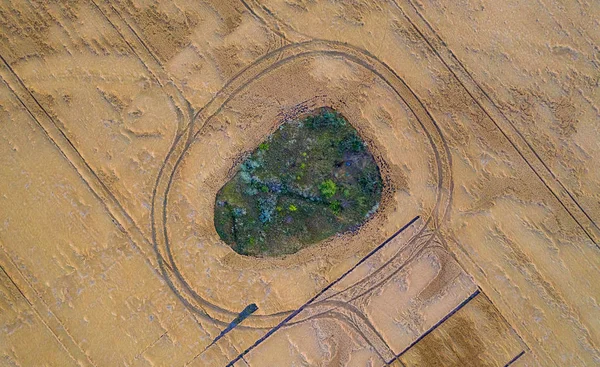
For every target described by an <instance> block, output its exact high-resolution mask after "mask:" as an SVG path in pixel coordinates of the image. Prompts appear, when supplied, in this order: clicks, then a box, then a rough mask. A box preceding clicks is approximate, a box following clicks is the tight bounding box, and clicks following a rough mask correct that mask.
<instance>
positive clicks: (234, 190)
mask: <svg viewBox="0 0 600 367" xmlns="http://www.w3.org/2000/svg"><path fill="white" fill-rule="evenodd" d="M381 190H382V180H381V175H380V173H379V168H378V167H377V164H376V163H375V160H374V159H373V156H372V155H371V154H370V152H369V151H368V150H367V149H366V146H365V144H364V143H363V141H362V140H361V139H360V137H359V136H358V134H357V132H356V130H354V128H353V127H352V126H351V125H350V124H349V123H348V122H347V121H346V120H345V119H344V118H343V117H342V116H341V115H340V114H338V113H337V112H335V111H333V110H331V109H329V108H321V109H318V110H315V111H314V112H313V113H312V114H310V115H309V116H308V117H305V118H303V119H301V120H297V121H292V122H287V123H285V124H283V125H281V127H280V128H279V129H278V130H277V131H276V132H275V133H273V134H272V135H271V136H269V138H268V139H267V140H266V141H265V142H263V143H261V144H260V145H259V147H258V148H257V149H256V150H255V151H254V152H252V154H250V156H249V157H248V158H246V160H245V161H244V162H243V163H242V164H241V165H240V168H239V171H238V173H237V174H236V175H235V176H234V177H233V178H232V179H231V180H230V181H229V182H227V183H226V184H225V185H224V186H223V187H222V188H221V190H219V192H218V193H217V200H216V206H215V228H216V229H217V232H218V233H219V236H220V237H221V238H222V239H223V241H225V242H226V243H227V244H229V245H230V246H231V247H232V248H233V249H234V250H235V251H236V252H238V253H240V254H244V255H252V256H279V255H284V254H290V253H294V252H296V251H298V250H300V249H301V248H303V247H306V246H308V245H310V244H313V243H316V242H319V241H321V240H323V239H326V238H328V237H330V236H332V235H334V234H336V233H341V232H344V231H347V230H351V229H353V228H356V227H357V226H359V225H360V224H362V223H363V222H364V221H365V220H366V219H367V218H368V217H369V216H370V215H372V214H373V213H374V211H375V210H376V209H377V207H378V205H379V200H380V199H381Z"/></svg>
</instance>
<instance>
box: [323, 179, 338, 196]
mask: <svg viewBox="0 0 600 367" xmlns="http://www.w3.org/2000/svg"><path fill="white" fill-rule="evenodd" d="M319 191H320V192H321V195H323V196H324V197H325V198H327V199H329V198H330V197H332V196H333V195H335V193H336V191H337V186H336V184H335V182H333V181H332V180H325V181H323V182H321V184H320V185H319Z"/></svg>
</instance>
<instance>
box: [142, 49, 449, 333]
mask: <svg viewBox="0 0 600 367" xmlns="http://www.w3.org/2000/svg"><path fill="white" fill-rule="evenodd" d="M308 54H324V55H335V56H338V57H342V58H344V59H346V60H348V61H351V62H353V63H355V64H358V65H360V66H363V67H364V68H366V69H367V70H369V71H370V72H372V73H373V74H374V75H375V76H377V77H379V78H380V79H381V80H382V81H384V82H385V83H386V84H387V85H388V86H389V87H390V88H391V89H393V91H394V92H395V93H396V94H397V96H398V97H399V98H400V99H401V100H402V101H403V102H404V103H405V104H406V106H408V107H409V109H410V110H411V112H412V113H413V115H414V116H415V117H416V119H417V120H418V122H419V124H420V125H421V127H422V129H423V130H424V132H425V134H426V135H427V138H428V140H429V142H430V144H431V146H432V149H433V150H434V152H435V160H436V162H437V173H438V185H437V186H438V191H437V198H436V204H435V207H434V209H433V210H432V212H431V213H428V215H426V216H423V218H424V220H423V221H422V223H423V224H422V226H421V228H420V229H419V231H418V233H419V234H420V233H423V231H424V230H425V229H426V228H428V227H429V228H433V229H434V230H436V229H437V228H439V225H440V223H441V222H442V221H443V220H444V219H445V217H446V214H447V212H448V208H449V206H450V201H451V192H452V178H451V172H450V167H451V161H450V154H449V151H448V147H447V144H446V142H445V140H444V138H443V136H442V135H441V131H440V129H439V128H438V126H437V125H436V123H435V121H434V120H433V118H432V117H431V115H430V114H429V113H428V112H427V110H426V109H425V107H424V106H423V104H422V103H421V102H420V100H419V99H418V97H417V96H416V95H415V94H414V93H413V92H412V90H411V89H410V88H409V87H408V86H407V85H406V84H405V83H404V81H403V80H402V79H401V78H400V77H399V76H398V75H397V74H396V73H395V72H394V71H393V70H392V69H391V68H389V67H388V66H387V65H386V64H384V63H383V62H381V61H379V60H378V59H377V58H376V57H374V56H373V55H371V54H369V53H368V52H367V51H365V50H362V49H359V48H355V47H353V46H350V45H347V44H344V43H341V42H334V41H322V40H316V41H309V42H303V43H297V44H290V45H287V46H284V47H282V48H280V49H278V50H275V51H273V52H271V53H269V54H267V55H265V56H263V57H261V58H260V59H259V60H257V61H256V62H255V63H253V64H252V65H250V66H249V67H247V68H245V69H244V70H242V71H241V72H240V73H239V74H238V75H236V76H235V77H234V78H232V79H231V80H230V81H229V82H228V83H227V84H226V85H225V86H224V88H223V89H222V90H221V91H220V92H219V93H218V94H217V95H216V96H215V97H214V98H213V99H212V100H211V101H210V102H209V103H208V104H207V105H206V106H205V107H203V108H202V109H201V110H200V111H199V112H198V114H197V115H196V116H195V118H194V120H193V121H192V123H191V124H190V125H189V126H188V127H187V128H186V130H185V132H184V133H183V134H181V135H179V136H178V137H177V138H176V140H175V142H174V144H173V147H172V148H171V150H170V151H169V153H168V155H167V157H166V159H165V162H164V164H163V166H162V167H161V170H160V172H159V176H158V178H157V181H156V186H155V189H154V193H153V202H152V238H153V242H154V247H155V251H156V254H157V258H158V262H159V265H160V268H161V272H162V274H163V277H164V278H165V280H166V281H167V283H168V285H169V286H170V288H171V289H172V290H173V291H174V292H175V293H176V294H177V295H178V297H179V298H180V299H181V300H182V301H183V302H184V304H186V306H188V307H189V308H190V309H191V310H193V311H194V312H196V313H197V314H198V315H200V316H203V317H208V318H209V319H211V320H213V321H215V322H217V323H218V324H222V325H225V324H228V322H229V321H230V320H231V319H232V318H233V317H235V316H237V312H234V311H231V310H227V309H224V308H222V307H219V306H218V305H215V304H212V303H210V302H208V301H206V300H205V299H203V298H202V297H201V296H200V295H199V294H198V293H197V292H195V291H194V290H193V289H192V287H191V286H190V285H189V284H188V283H187V282H186V280H185V279H184V277H183V276H182V274H181V273H180V272H179V270H178V268H177V265H176V264H175V262H174V259H173V255H172V254H171V249H170V245H169V236H168V232H167V228H166V226H165V223H166V218H167V202H168V192H169V189H170V187H171V184H172V180H173V177H174V173H175V171H176V169H177V166H178V165H179V163H180V162H181V160H182V158H183V156H184V155H185V153H186V151H187V150H188V149H189V148H190V146H191V144H192V143H193V142H194V140H195V137H196V136H197V135H198V134H199V133H200V132H201V131H202V129H203V127H204V126H206V124H207V122H208V121H209V120H210V119H211V118H213V116H215V115H216V114H217V113H218V112H219V111H220V110H221V109H222V108H223V106H224V105H225V104H226V103H227V102H228V101H229V100H230V99H231V98H232V97H233V96H234V95H235V94H237V93H239V92H240V91H241V90H243V89H244V88H245V87H246V86H247V85H249V84H251V83H252V82H253V80H254V79H256V78H258V77H260V76H261V75H262V74H264V73H265V72H267V71H268V70H270V69H271V68H274V67H278V65H282V64H284V63H287V62H289V61H291V60H293V59H295V58H298V57H301V56H304V55H308ZM161 208H162V210H161ZM416 237H418V235H416V236H415V237H413V239H412V240H414V238H416ZM412 240H409V241H412ZM165 260H166V261H165ZM175 283H177V285H176V284H175ZM206 309H209V310H210V314H209V313H208V312H207V311H206ZM290 312H292V310H289V311H283V312H277V313H274V314H270V315H253V316H250V317H249V318H248V319H247V320H246V321H245V322H244V324H245V325H244V326H242V325H240V326H242V327H249V328H270V327H272V326H274V325H276V324H277V322H278V321H280V320H281V319H282V318H283V317H285V316H286V315H288V314H289V313H290ZM300 321H302V320H298V321H296V322H300Z"/></svg>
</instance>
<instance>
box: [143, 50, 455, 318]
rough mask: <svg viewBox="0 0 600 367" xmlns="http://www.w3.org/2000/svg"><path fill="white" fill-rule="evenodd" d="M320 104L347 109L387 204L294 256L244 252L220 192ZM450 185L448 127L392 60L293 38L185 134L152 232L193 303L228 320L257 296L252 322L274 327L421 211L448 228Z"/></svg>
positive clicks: (174, 282)
mask: <svg viewBox="0 0 600 367" xmlns="http://www.w3.org/2000/svg"><path fill="white" fill-rule="evenodd" d="M321 106H330V107H333V108H334V109H336V110H337V111H339V112H340V113H342V114H343V115H344V116H345V117H346V118H347V119H348V121H349V122H350V123H351V124H353V126H354V127H355V128H356V129H357V130H358V131H359V133H360V134H361V135H362V137H363V138H364V139H365V140H366V141H367V142H368V144H369V147H370V150H371V151H372V152H373V154H374V156H375V157H376V159H377V160H378V163H379V165H380V168H381V169H382V174H383V175H384V180H385V193H384V199H383V200H382V205H381V207H380V209H379V211H378V213H377V214H376V215H375V216H374V217H373V218H372V219H371V220H370V221H369V222H368V223H366V224H365V225H364V226H363V227H362V228H361V229H360V230H358V231H357V232H356V233H351V234H346V235H343V236H337V237H334V238H333V239H331V240H329V241H325V242H324V243H321V244H317V245H314V246H312V247H309V248H306V249H303V250H301V251H299V252H298V253H296V254H293V255H289V256H286V257H283V258H264V259H260V258H249V257H245V256H241V255H239V254H237V253H235V252H234V251H233V250H232V249H231V248H230V247H229V246H228V245H226V244H225V243H223V242H221V241H220V239H219V237H218V235H217V233H216V231H215V229H214V226H213V208H214V201H215V195H216V193H217V191H218V190H219V188H220V187H221V186H222V185H223V183H224V182H226V181H227V180H228V179H229V178H230V177H231V176H232V175H233V174H234V173H235V172H234V171H233V169H234V168H235V166H236V163H237V162H239V159H240V157H241V156H242V155H243V154H244V153H246V152H248V151H251V150H252V149H254V148H255V147H256V145H258V144H259V143H260V142H261V141H262V140H264V138H265V137H266V136H267V135H268V134H270V133H271V132H272V131H273V130H274V129H276V128H277V127H278V125H279V124H281V123H282V122H283V121H285V120H286V119H290V118H293V117H295V116H297V115H299V114H302V113H304V112H306V111H307V110H310V109H312V108H315V107H321ZM451 187H452V184H451V177H450V161H449V156H448V151H447V147H446V145H445V143H444V140H443V137H442V136H441V135H440V132H439V129H438V128H437V126H436V125H435V122H434V121H433V120H432V119H431V117H430V116H429V114H428V113H427V111H425V109H424V108H423V106H422V104H421V103H420V102H419V100H418V99H417V97H416V96H415V95H414V94H413V93H412V91H411V90H410V89H409V88H408V87H407V86H406V85H405V84H404V82H403V81H402V80H401V79H400V78H399V77H398V76H397V75H396V74H395V73H394V72H393V71H392V70H390V69H389V68H388V67H387V66H386V65H385V64H383V63H381V62H380V61H378V60H377V59H376V58H374V57H373V56H372V55H369V54H367V53H366V52H365V51H363V50H360V49H356V48H353V47H351V46H348V45H346V44H342V43H336V42H327V41H311V42H304V43H298V44H292V45H288V46H285V47H282V48H281V49H279V50H276V51H274V52H272V53H270V54H268V55H266V56H264V57H262V58H261V59H259V60H258V61H257V62H255V63H254V64H253V65H251V66H250V67H248V68H246V69H245V70H243V71H242V72H241V73H240V74H239V75H237V76H236V77H235V78H233V79H232V80H231V81H230V82H229V83H227V84H226V86H225V87H224V88H223V90H222V91H221V92H219V94H218V95H217V96H216V97H215V99H214V100H212V101H211V102H210V103H209V104H208V105H207V106H205V107H204V108H203V109H202V110H201V111H200V113H199V114H198V115H197V116H196V119H195V120H194V121H193V122H192V124H190V126H188V129H187V130H186V132H185V133H184V134H183V135H181V136H180V137H179V138H178V139H177V140H176V142H175V143H174V145H173V147H172V149H171V151H170V153H169V155H168V156H167V158H166V160H165V163H164V165H163V167H162V169H161V171H160V174H159V177H158V180H157V183H156V188H155V193H154V200H153V210H152V214H153V240H154V243H155V249H156V251H157V256H158V260H159V264H160V266H161V270H162V272H163V275H164V276H165V279H166V280H167V282H168V283H169V285H170V286H171V288H172V289H173V290H174V291H175V292H176V293H177V294H178V295H179V296H180V298H181V299H182V300H184V302H186V304H187V305H188V306H189V307H190V308H192V309H193V310H195V311H196V312H198V313H199V314H201V315H207V316H208V317H210V318H212V319H214V320H215V321H217V322H221V323H228V322H230V321H231V319H232V318H233V317H235V316H236V315H237V312H239V310H241V309H243V308H244V307H245V306H246V305H247V304H249V303H252V302H254V303H256V304H257V305H258V306H259V311H258V312H257V314H256V315H253V316H250V317H249V318H248V319H247V320H246V321H244V326H245V327H257V328H270V327H272V326H274V325H275V324H277V322H279V321H280V320H281V318H282V317H285V315H286V314H288V313H289V312H291V311H293V310H294V309H296V308H297V307H299V306H300V305H301V304H302V303H304V302H305V301H306V300H307V299H309V298H310V297H312V296H313V295H314V294H315V293H317V292H318V291H319V290H320V289H322V288H323V287H324V286H326V285H327V284H328V283H330V282H331V281H332V280H334V279H336V278H337V277H338V276H339V275H340V274H342V273H343V272H344V271H346V270H347V269H349V268H350V267H352V266H353V265H354V264H355V263H356V262H357V261H358V260H359V259H360V258H361V257H363V256H364V255H365V254H366V253H368V252H369V251H370V250H372V249H373V248H374V247H376V246H377V245H378V244H379V243H381V242H382V241H384V240H385V239H386V238H388V237H389V236H390V235H391V234H393V233H394V232H396V231H397V230H398V229H399V228H400V227H401V226H403V225H404V224H405V223H407V222H409V221H410V220H411V219H412V218H413V217H415V216H417V215H420V216H421V218H423V220H422V221H421V222H420V223H421V228H420V229H419V230H418V231H417V233H419V232H420V231H421V230H423V229H424V228H425V227H429V228H437V227H438V226H439V223H440V221H441V220H443V218H444V216H445V213H446V209H447V207H448V205H449V202H450V193H451ZM357 280H360V279H357ZM290 290H293V291H290ZM256 295H264V298H262V299H256Z"/></svg>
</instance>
